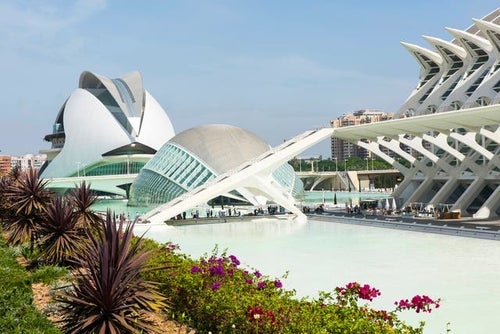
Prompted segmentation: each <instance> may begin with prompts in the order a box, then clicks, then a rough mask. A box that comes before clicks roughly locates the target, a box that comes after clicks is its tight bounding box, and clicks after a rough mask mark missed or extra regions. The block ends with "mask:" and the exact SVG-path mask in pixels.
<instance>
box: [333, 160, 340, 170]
mask: <svg viewBox="0 0 500 334" xmlns="http://www.w3.org/2000/svg"><path fill="white" fill-rule="evenodd" d="M333 159H335V173H337V172H338V171H339V167H338V166H337V157H334V158H333Z"/></svg>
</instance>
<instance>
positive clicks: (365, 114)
mask: <svg viewBox="0 0 500 334" xmlns="http://www.w3.org/2000/svg"><path fill="white" fill-rule="evenodd" d="M393 117H394V114H393V113H386V112H383V111H380V110H375V109H362V110H357V111H354V112H351V113H348V114H344V115H342V116H340V117H339V118H337V119H333V120H331V121H330V125H331V127H333V128H340V127H344V126H351V125H360V124H366V123H376V122H382V121H386V120H389V119H392V118H393ZM331 151H332V159H336V160H337V161H342V160H344V159H349V158H351V157H359V158H361V159H371V158H373V154H372V153H371V152H369V151H367V150H365V149H364V148H361V147H359V146H357V145H355V144H353V143H350V142H348V141H346V140H343V139H339V138H335V137H332V146H331ZM388 153H389V152H388Z"/></svg>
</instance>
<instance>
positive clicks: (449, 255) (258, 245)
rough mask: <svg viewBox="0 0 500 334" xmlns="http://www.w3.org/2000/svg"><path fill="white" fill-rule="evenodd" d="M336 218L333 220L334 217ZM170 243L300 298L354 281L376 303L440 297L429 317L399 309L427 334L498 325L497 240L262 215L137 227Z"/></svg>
mask: <svg viewBox="0 0 500 334" xmlns="http://www.w3.org/2000/svg"><path fill="white" fill-rule="evenodd" d="M332 219H335V218H332ZM145 231H147V232H146V236H147V237H150V238H152V239H155V240H158V241H160V242H166V241H172V242H174V243H177V244H179V245H180V247H181V251H182V252H184V253H187V254H189V255H191V256H193V257H198V256H201V255H203V254H204V253H210V252H211V251H212V249H213V248H214V246H215V245H218V247H219V249H220V250H223V249H227V251H228V254H234V255H236V256H238V258H239V259H240V260H241V262H242V263H243V264H245V265H247V266H249V267H252V268H256V269H259V270H260V271H261V272H263V273H265V274H267V275H270V276H273V277H281V276H282V275H283V274H284V273H285V272H288V273H289V275H288V278H287V279H286V280H284V286H285V288H287V289H296V290H297V294H298V295H299V296H316V295H317V292H318V291H320V290H323V291H331V290H332V289H334V288H335V287H336V286H341V285H345V284H346V283H348V282H351V281H358V282H360V283H368V284H370V285H372V286H374V287H376V288H378V289H380V290H381V292H382V296H380V297H379V298H378V299H379V300H378V301H377V300H375V301H374V303H373V304H372V305H373V306H374V307H377V308H378V307H380V308H385V309H392V308H393V303H394V301H396V300H399V299H402V298H411V297H412V296H414V295H416V294H427V295H429V296H431V297H433V298H437V297H439V298H442V302H441V307H440V308H439V309H438V310H436V311H434V312H433V313H431V314H414V313H411V312H409V311H406V312H403V313H401V318H402V319H405V320H407V321H408V322H409V323H410V324H413V325H416V324H417V323H418V321H419V320H424V321H425V322H426V327H425V328H426V330H425V333H430V334H434V333H446V324H447V323H448V322H450V328H451V330H452V331H451V333H453V334H469V333H496V332H498V328H500V319H499V318H498V316H497V314H498V310H499V309H500V284H499V282H500V242H498V241H490V240H482V239H472V238H463V237H453V236H447V235H438V234H426V233H420V232H410V231H403V230H392V229H383V228H376V227H367V226H358V225H349V224H344V223H341V221H339V220H337V221H336V222H334V221H333V220H332V222H322V221H314V220H312V221H309V222H308V223H303V224H299V223H296V222H294V221H289V220H276V219H265V218H263V219H259V220H254V221H247V222H235V223H222V224H212V225H196V226H195V225H191V226H182V227H175V228H174V227H170V226H166V225H157V226H151V225H138V226H136V232H137V233H142V232H145Z"/></svg>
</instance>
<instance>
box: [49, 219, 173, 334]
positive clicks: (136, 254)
mask: <svg viewBox="0 0 500 334" xmlns="http://www.w3.org/2000/svg"><path fill="white" fill-rule="evenodd" d="M113 216H114V215H113ZM111 217H112V215H111V213H110V211H109V210H108V212H107V215H106V220H105V221H104V222H103V223H102V228H101V229H99V230H98V233H97V234H95V233H94V234H92V233H89V234H88V237H89V239H90V245H89V246H88V248H87V250H86V251H85V252H83V253H82V254H81V256H80V257H79V259H78V260H79V264H80V265H81V269H80V270H78V273H77V275H76V277H75V280H74V281H73V283H72V289H71V292H69V293H66V294H63V295H61V296H59V297H58V300H59V301H61V302H63V305H64V306H63V309H62V311H63V313H64V314H65V323H64V326H63V329H64V330H65V331H66V332H68V333H140V332H146V333H155V332H159V330H158V329H155V328H153V327H152V326H151V324H149V323H148V322H147V321H146V320H145V319H144V317H143V316H142V315H143V313H144V312H152V311H157V310H159V309H161V308H163V307H165V305H166V304H165V299H164V297H163V296H161V295H160V293H159V292H158V290H157V285H156V284H155V283H152V282H148V281H145V280H144V279H143V278H142V277H141V273H143V272H144V271H146V270H148V268H146V266H145V265H146V261H147V260H148V259H149V257H150V255H151V254H150V253H149V252H146V251H144V250H141V247H142V243H143V240H142V237H141V238H139V240H138V241H137V242H134V243H132V236H133V233H132V229H133V226H134V223H130V224H127V225H126V226H124V221H123V220H121V221H120V222H119V224H117V223H116V220H115V219H114V217H113V218H111ZM117 225H118V226H117Z"/></svg>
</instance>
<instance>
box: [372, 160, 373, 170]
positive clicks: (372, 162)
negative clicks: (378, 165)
mask: <svg viewBox="0 0 500 334" xmlns="http://www.w3.org/2000/svg"><path fill="white" fill-rule="evenodd" d="M372 170H373V157H372Z"/></svg>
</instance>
